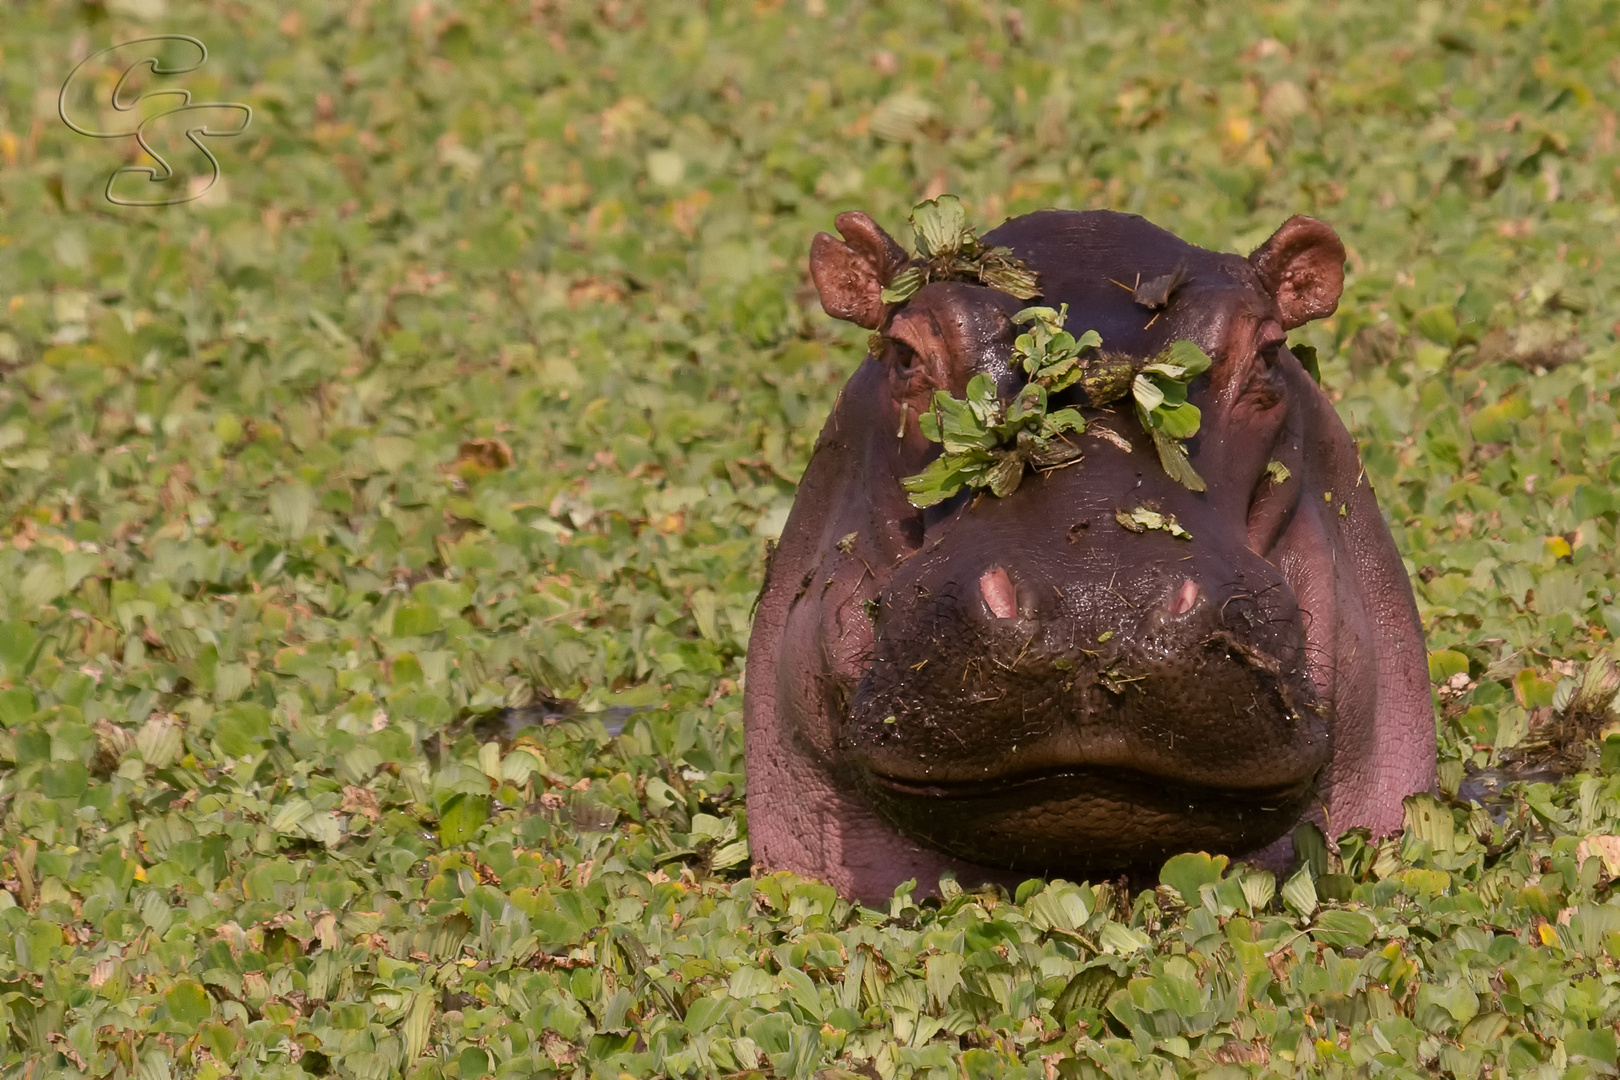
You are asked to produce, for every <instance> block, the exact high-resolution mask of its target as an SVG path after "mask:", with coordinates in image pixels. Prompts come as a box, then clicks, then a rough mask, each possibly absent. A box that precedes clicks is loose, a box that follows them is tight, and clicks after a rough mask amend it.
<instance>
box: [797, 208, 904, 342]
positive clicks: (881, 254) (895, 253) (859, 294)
mask: <svg viewBox="0 0 1620 1080" xmlns="http://www.w3.org/2000/svg"><path fill="white" fill-rule="evenodd" d="M833 224H834V225H836V226H837V227H838V231H839V233H841V234H842V235H843V237H844V239H843V240H838V239H836V238H835V237H832V236H829V235H828V234H826V233H817V234H816V238H815V239H814V240H813V241H811V242H810V276H811V277H813V278H815V281H816V291H817V292H819V293H820V294H821V309H822V310H823V311H825V312H826V313H827V314H829V315H831V316H832V317H833V318H835V319H843V320H845V321H847V322H852V323H854V324H855V325H857V326H864V327H866V328H867V329H868V330H876V329H877V328H878V324H879V323H881V322H882V321H883V298H882V296H881V293H882V292H883V287H884V286H885V285H887V284H888V283H889V281H890V279H891V278H893V277H894V275H895V274H896V273H897V272H898V271H899V270H900V268H901V267H902V266H904V265H905V264H906V253H905V251H903V250H902V249H901V247H900V245H899V244H897V243H895V242H894V238H893V237H891V236H890V235H889V234H888V233H886V232H884V231H883V229H882V228H881V227H879V225H878V223H877V222H875V221H873V220H872V219H871V218H869V217H867V216H866V215H865V214H862V213H859V212H857V211H852V212H850V213H846V214H839V215H838V216H837V217H836V218H834V219H833Z"/></svg>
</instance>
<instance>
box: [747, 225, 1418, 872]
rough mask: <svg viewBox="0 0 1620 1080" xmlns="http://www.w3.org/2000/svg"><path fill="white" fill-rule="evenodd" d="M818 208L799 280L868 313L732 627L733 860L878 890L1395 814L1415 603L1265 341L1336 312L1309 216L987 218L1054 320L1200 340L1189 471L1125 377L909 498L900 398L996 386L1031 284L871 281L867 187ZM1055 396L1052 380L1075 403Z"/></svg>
mask: <svg viewBox="0 0 1620 1080" xmlns="http://www.w3.org/2000/svg"><path fill="white" fill-rule="evenodd" d="M838 227H839V231H840V233H841V234H842V235H843V240H838V239H835V238H833V237H831V236H828V235H826V234H822V235H821V236H818V237H817V238H816V241H815V244H814V245H813V248H812V253H811V270H812V274H813V276H814V278H815V281H816V284H817V287H818V289H819V291H820V293H821V299H822V304H823V307H824V308H825V309H826V310H827V312H828V313H829V314H832V315H834V316H836V317H839V318H843V319H847V320H849V321H852V322H855V323H857V324H859V325H861V326H864V327H867V328H869V329H871V330H873V331H874V333H873V335H872V338H871V349H870V353H869V355H868V356H867V358H866V360H865V362H864V363H863V364H862V365H861V367H860V369H859V370H858V371H857V372H856V373H855V375H854V376H853V377H852V378H851V380H850V382H849V384H848V385H847V386H846V387H845V388H844V390H843V392H842V394H841V395H840V398H839V401H838V403H837V405H836V406H835V408H834V411H833V414H832V416H831V417H830V418H829V420H828V423H827V427H826V429H825V430H824V432H823V434H822V437H821V439H820V441H819V443H818V445H817V448H816V452H815V455H814V457H813V460H812V462H811V465H810V468H809V469H808V471H807V473H806V475H805V478H804V482H803V484H802V486H801V489H800V494H799V498H798V500H797V502H796V503H795V506H794V509H793V513H792V514H791V515H790V517H789V520H788V523H787V526H786V529H785V531H784V533H783V537H782V542H781V545H780V547H779V549H778V551H777V552H776V554H775V556H774V558H773V560H772V564H771V566H770V568H769V572H768V574H767V580H766V585H765V589H764V592H763V594H762V602H761V607H760V612H759V616H758V619H757V621H756V626H755V633H754V638H753V641H752V643H751V645H750V651H749V661H748V675H747V695H748V710H747V712H748V716H747V739H748V765H749V770H750V777H749V820H750V832H751V837H752V840H753V846H754V850H755V858H756V861H758V862H762V863H763V864H765V865H766V866H770V867H773V868H782V869H791V870H797V871H800V872H803V873H811V874H818V875H821V876H825V877H829V878H831V879H832V880H833V881H834V882H835V884H838V885H840V886H841V887H843V888H845V889H846V891H850V892H853V893H855V894H857V895H880V894H882V893H885V892H887V891H888V890H889V889H892V887H893V886H894V884H896V883H898V882H899V881H901V880H904V879H905V878H906V877H908V876H912V875H921V876H923V877H924V878H925V879H926V878H928V877H929V876H931V875H936V874H937V873H938V872H941V871H944V870H955V871H956V872H957V873H958V875H959V876H960V875H963V874H967V875H970V876H971V875H974V874H977V875H980V876H984V877H996V876H997V874H998V872H999V873H1002V874H1029V873H1063V874H1067V875H1070V876H1086V875H1094V874H1097V873H1103V872H1111V871H1114V870H1119V869H1128V868H1135V867H1145V866H1149V865H1153V864H1156V863H1157V862H1158V861H1160V860H1162V859H1163V858H1164V857H1166V856H1167V855H1169V854H1173V853H1174V852H1176V851H1181V850H1191V849H1204V850H1209V851H1221V852H1227V853H1230V854H1233V855H1243V854H1253V853H1257V852H1259V853H1261V854H1262V857H1264V849H1265V848H1266V847H1267V845H1270V844H1273V842H1275V841H1278V840H1279V838H1281V837H1285V836H1286V834H1287V833H1288V831H1289V830H1290V829H1291V828H1292V827H1293V826H1294V825H1296V824H1297V823H1298V822H1300V821H1301V820H1303V819H1314V820H1317V821H1319V822H1321V823H1323V824H1325V825H1328V826H1329V827H1331V828H1334V829H1340V828H1344V827H1348V826H1353V825H1367V826H1370V827H1372V828H1374V829H1378V830H1387V829H1390V828H1392V827H1395V826H1397V825H1398V824H1399V822H1400V803H1401V799H1402V797H1404V796H1405V795H1407V794H1410V793H1411V792H1412V791H1414V790H1419V789H1422V788H1424V787H1427V786H1428V785H1429V783H1430V782H1431V781H1432V769H1433V743H1434V732H1433V719H1432V714H1431V713H1430V706H1429V697H1428V688H1427V680H1426V672H1425V667H1424V651H1423V647H1422V640H1421V633H1420V630H1419V626H1418V622H1417V616H1416V611H1415V607H1414V605H1413V602H1412V597H1411V591H1410V587H1409V585H1408V584H1407V582H1406V578H1405V575H1404V572H1403V570H1402V565H1401V562H1400V560H1399V557H1398V556H1397V555H1396V553H1395V551H1394V547H1393V543H1392V541H1391V540H1390V537H1389V533H1388V530H1387V528H1386V527H1385V525H1384V523H1383V520H1382V518H1381V517H1380V516H1379V513H1378V509H1377V506H1376V503H1375V501H1374V499H1373V496H1372V493H1371V491H1370V488H1369V487H1368V485H1367V483H1366V480H1365V477H1364V476H1363V475H1362V473H1361V470H1360V467H1359V460H1358V458H1357V454H1356V450H1355V446H1354V444H1353V442H1352V441H1351V440H1350V438H1349V436H1348V434H1347V433H1346V432H1345V430H1344V428H1343V425H1342V424H1341V423H1340V422H1339V420H1338V418H1337V416H1336V415H1335V414H1334V412H1333V410H1332V407H1331V405H1330V404H1329V403H1328V402H1327V400H1326V398H1325V397H1324V396H1323V394H1322V392H1321V390H1320V389H1319V388H1318V387H1317V385H1316V383H1315V382H1314V380H1313V379H1312V378H1311V376H1310V375H1309V374H1307V373H1306V372H1305V370H1304V369H1303V368H1302V366H1301V365H1300V363H1299V361H1298V360H1297V359H1296V358H1295V356H1294V355H1293V354H1292V353H1291V352H1290V351H1289V349H1288V346H1287V341H1286V332H1287V331H1288V330H1291V329H1293V328H1295V327H1297V326H1300V325H1302V324H1303V323H1305V322H1307V321H1309V320H1311V319H1315V318H1320V317H1323V316H1325V315H1330V314H1332V312H1333V311H1334V310H1335V307H1336V305H1337V302H1338V298H1339V293H1340V289H1341V288H1342V285H1343V279H1344V275H1343V261H1344V248H1343V246H1342V244H1340V242H1339V240H1338V238H1337V237H1336V236H1335V235H1334V233H1333V231H1332V230H1331V229H1330V228H1328V227H1327V226H1326V225H1324V224H1322V223H1321V222H1318V221H1314V220H1312V219H1309V218H1304V217H1296V218H1293V219H1291V220H1290V221H1288V222H1287V223H1285V224H1284V225H1283V226H1282V228H1281V229H1279V230H1278V232H1277V233H1276V234H1275V235H1274V236H1273V237H1272V238H1271V239H1270V240H1268V241H1267V242H1266V243H1265V244H1264V245H1262V246H1261V248H1260V249H1259V250H1258V251H1256V252H1255V253H1254V254H1253V255H1252V256H1250V257H1249V258H1247V259H1244V258H1241V257H1239V256H1235V255H1226V254H1220V253H1216V252H1212V251H1207V250H1204V249H1201V248H1198V247H1196V246H1193V245H1191V244H1188V243H1186V242H1184V241H1182V240H1180V239H1178V238H1176V237H1175V236H1173V235H1171V234H1170V233H1167V232H1165V231H1164V230H1162V229H1159V228H1157V227H1155V226H1153V225H1151V224H1149V223H1148V222H1146V221H1144V220H1143V219H1141V218H1138V217H1135V216H1132V215H1125V214H1117V213H1112V212H1106V211H1094V212H1087V213H1076V212H1065V211H1046V212H1042V213H1037V214H1031V215H1028V216H1026V217H1022V218H1017V219H1014V220H1012V221H1009V222H1007V223H1006V224H1004V225H1002V226H1001V227H1000V228H998V229H996V230H994V231H993V232H991V233H990V234H988V235H987V236H986V237H985V238H984V241H983V242H984V244H985V245H986V246H990V245H997V246H1004V247H1007V248H1010V249H1012V251H1013V252H1014V253H1016V255H1017V256H1018V257H1019V258H1020V259H1021V260H1022V261H1023V262H1024V263H1025V265H1026V266H1028V267H1029V268H1031V269H1032V270H1034V271H1035V272H1036V274H1037V276H1038V288H1039V290H1040V293H1041V299H1040V302H1041V303H1044V304H1047V305H1051V306H1054V307H1055V306H1057V305H1058V304H1060V303H1062V304H1067V305H1068V329H1069V330H1070V331H1071V333H1073V334H1075V335H1077V336H1078V335H1079V334H1080V333H1081V332H1083V331H1086V330H1095V331H1097V332H1098V333H1099V334H1100V335H1101V337H1102V340H1103V345H1102V347H1103V349H1105V350H1107V351H1108V353H1109V354H1111V355H1113V356H1118V357H1122V358H1136V359H1137V360H1142V359H1146V358H1151V357H1153V356H1155V355H1157V354H1159V353H1160V352H1161V351H1162V350H1164V349H1165V348H1166V347H1167V346H1169V345H1170V344H1172V343H1173V342H1176V341H1179V340H1182V339H1189V340H1191V341H1193V342H1195V343H1196V344H1197V345H1199V346H1200V347H1201V348H1202V349H1203V351H1204V352H1205V353H1207V354H1208V355H1209V357H1211V358H1212V360H1213V365H1212V366H1211V368H1210V369H1209V371H1208V373H1207V374H1205V375H1203V376H1200V377H1199V378H1198V379H1197V380H1196V381H1195V382H1193V384H1192V385H1191V388H1190V395H1189V400H1191V401H1192V402H1194V403H1195V404H1197V405H1198V406H1199V408H1200V410H1201V412H1202V424H1201V427H1200V430H1199V431H1198V434H1197V435H1196V436H1195V437H1193V438H1192V439H1191V440H1190V441H1189V442H1188V443H1187V452H1188V454H1189V456H1190V461H1191V465H1192V467H1193V469H1194V470H1195V471H1196V472H1197V474H1198V477H1199V478H1201V481H1202V487H1203V490H1198V491H1195V490H1191V489H1190V488H1189V487H1188V486H1186V485H1185V484H1183V483H1181V482H1178V480H1177V479H1175V478H1173V477H1172V476H1171V475H1170V474H1169V473H1168V472H1167V471H1166V468H1165V467H1164V466H1163V465H1162V464H1161V460H1160V457H1159V454H1158V452H1157V450H1156V449H1155V445H1154V443H1153V441H1152V439H1151V438H1150V437H1149V435H1148V433H1147V432H1145V431H1144V430H1143V428H1142V426H1141V423H1140V422H1139V420H1138V418H1137V416H1136V414H1135V412H1134V410H1132V409H1129V408H1127V407H1125V406H1124V404H1120V405H1112V406H1105V407H1101V408H1090V407H1087V408H1084V409H1083V412H1084V415H1085V418H1086V421H1087V427H1086V431H1085V433H1084V434H1083V435H1080V436H1071V440H1072V441H1073V442H1074V443H1075V444H1076V445H1077V446H1078V448H1079V449H1080V451H1081V455H1082V456H1081V457H1080V458H1079V459H1078V460H1075V461H1071V462H1068V463H1066V464H1064V465H1062V466H1061V467H1054V468H1049V469H1044V470H1032V471H1031V472H1030V474H1029V475H1027V476H1026V477H1025V479H1024V480H1023V482H1022V484H1021V485H1020V486H1019V487H1018V488H1017V490H1016V491H1014V492H1013V493H1011V494H1009V495H1007V496H1005V497H1001V498H997V497H995V496H992V495H990V494H989V493H988V492H982V491H974V490H966V491H963V492H961V493H959V494H957V495H956V496H954V497H952V498H950V499H947V500H945V501H944V502H941V503H938V504H936V505H934V506H930V507H928V508H926V509H918V508H917V507H915V506H913V505H911V503H910V502H908V501H907V494H906V490H905V488H904V487H903V486H902V481H903V480H904V479H905V478H906V477H908V476H912V475H915V474H917V473H918V472H920V471H921V470H922V469H923V468H924V467H925V466H926V465H927V464H928V462H929V461H930V460H931V459H932V458H933V457H935V456H936V455H937V454H938V453H939V447H938V446H937V445H936V444H934V443H932V442H930V441H929V440H928V439H927V438H925V437H924V435H923V433H922V430H921V429H920V427H919V423H918V418H919V417H920V416H922V415H923V414H924V413H925V412H927V410H928V409H929V408H930V407H931V402H932V401H933V397H934V394H935V393H936V392H937V391H946V392H948V393H950V394H952V395H953V396H957V397H960V396H962V395H963V393H964V390H965V388H966V386H967V383H968V381H969V380H970V379H971V378H973V377H974V376H975V375H980V374H983V375H987V376H989V377H990V378H991V379H992V380H993V381H994V383H995V385H996V387H997V390H998V392H999V393H1000V394H1001V396H1002V397H1003V398H1004V399H1010V398H1011V397H1012V396H1013V395H1014V394H1016V393H1017V392H1018V390H1019V389H1020V388H1021V386H1022V385H1023V382H1024V379H1025V376H1024V373H1023V370H1022V368H1021V367H1019V366H1018V365H1017V364H1015V363H1014V362H1013V355H1012V353H1013V342H1014V339H1015V337H1016V336H1017V334H1018V333H1019V332H1020V330H1021V328H1020V327H1019V326H1018V325H1016V324H1015V322H1014V318H1013V317H1014V315H1015V314H1016V313H1017V312H1018V311H1019V310H1020V309H1021V308H1023V307H1025V306H1027V304H1026V302H1025V301H1021V300H1018V299H1016V298H1014V297H1013V296H1010V295H1008V294H1007V293H1004V292H1000V291H998V290H996V289H993V288H989V287H986V286H984V285H979V284H972V283H966V282H960V281H940V282H934V283H930V284H927V285H924V286H923V287H922V288H921V289H920V290H918V291H916V292H915V293H914V294H912V295H910V296H909V297H908V298H907V299H906V300H905V301H904V302H902V303H898V304H885V303H884V300H883V289H884V286H885V284H886V283H887V282H889V281H891V280H893V279H894V277H895V276H896V275H897V274H898V273H899V272H900V271H901V270H902V269H903V268H904V267H905V266H906V265H907V262H908V259H907V257H906V255H905V253H904V252H903V251H902V250H901V249H900V248H899V246H898V245H897V244H895V242H894V241H893V240H892V239H890V238H889V237H888V236H887V235H886V234H885V233H884V232H883V231H882V230H881V229H880V228H878V227H877V225H876V224H875V223H873V222H872V221H871V220H870V219H869V218H867V217H865V216H864V215H860V214H845V215H842V216H841V217H840V218H839V219H838ZM891 295H892V294H891ZM1068 396H1069V397H1070V398H1072V399H1073V400H1072V401H1065V400H1057V401H1054V407H1055V406H1056V405H1060V404H1073V405H1076V406H1085V405H1086V404H1087V402H1086V399H1085V396H1084V395H1083V394H1082V393H1081V392H1080V391H1079V390H1078V389H1075V390H1073V391H1071V392H1070V393H1069V395H1068ZM1193 486H1198V485H1197V484H1194V485H1193ZM1172 522H1173V523H1174V525H1173V527H1172V526H1171V523H1172ZM1152 526H1158V527H1152ZM929 884H932V882H931V881H928V880H925V881H924V885H925V886H926V885H929Z"/></svg>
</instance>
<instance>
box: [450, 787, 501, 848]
mask: <svg viewBox="0 0 1620 1080" xmlns="http://www.w3.org/2000/svg"><path fill="white" fill-rule="evenodd" d="M488 820H489V797H488V796H486V795H469V794H466V793H458V794H456V795H452V796H451V797H450V800H449V801H448V802H447V803H446V804H445V807H444V809H443V810H441V811H440V812H439V843H440V844H441V845H442V846H444V847H457V846H459V845H461V844H465V843H466V842H467V841H468V840H471V839H472V838H473V837H474V836H475V835H477V833H478V830H479V829H480V828H482V827H483V825H484V822H486V821H488Z"/></svg>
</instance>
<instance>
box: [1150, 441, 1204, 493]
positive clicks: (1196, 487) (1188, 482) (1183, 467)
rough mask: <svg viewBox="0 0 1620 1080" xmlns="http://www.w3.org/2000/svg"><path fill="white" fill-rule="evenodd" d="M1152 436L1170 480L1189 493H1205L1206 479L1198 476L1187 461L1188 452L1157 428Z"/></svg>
mask: <svg viewBox="0 0 1620 1080" xmlns="http://www.w3.org/2000/svg"><path fill="white" fill-rule="evenodd" d="M1152 435H1153V447H1154V449H1155V450H1157V451H1158V452H1159V464H1160V465H1161V466H1163V468H1164V471H1165V472H1166V473H1167V474H1169V476H1170V479H1172V480H1174V481H1175V482H1176V483H1178V484H1180V485H1181V486H1182V487H1184V488H1186V489H1187V490H1188V491H1203V490H1204V478H1203V477H1201V476H1199V475H1198V473H1197V472H1196V471H1195V470H1194V469H1193V467H1192V463H1191V462H1190V461H1188V460H1187V451H1186V449H1185V448H1184V447H1183V446H1182V445H1181V443H1180V442H1178V441H1176V440H1175V439H1172V438H1171V437H1170V436H1168V435H1166V434H1164V432H1162V431H1160V430H1158V429H1157V428H1154V429H1153V430H1152Z"/></svg>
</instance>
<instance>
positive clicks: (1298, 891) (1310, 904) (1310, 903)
mask: <svg viewBox="0 0 1620 1080" xmlns="http://www.w3.org/2000/svg"><path fill="white" fill-rule="evenodd" d="M1282 899H1283V905H1284V906H1285V907H1287V908H1288V910H1289V911H1292V912H1293V913H1294V914H1295V915H1297V916H1299V917H1301V918H1309V917H1310V916H1311V915H1313V914H1314V913H1315V912H1316V908H1317V903H1316V882H1315V881H1313V880H1312V879H1311V870H1310V867H1308V866H1302V867H1300V869H1299V872H1298V873H1297V874H1295V875H1294V876H1293V877H1291V878H1289V879H1288V881H1287V883H1286V884H1284V885H1283V887H1282Z"/></svg>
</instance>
